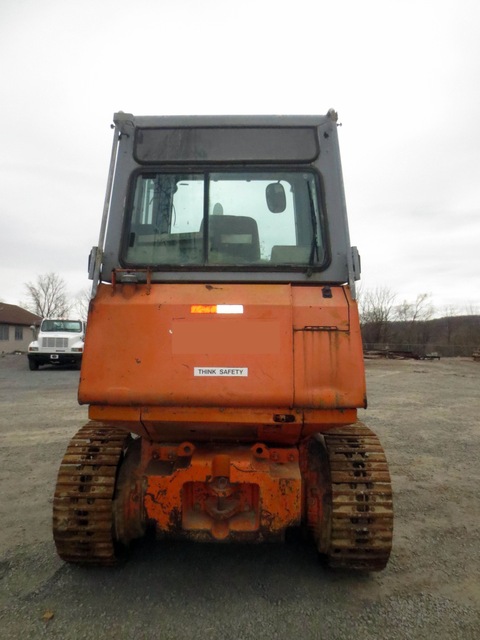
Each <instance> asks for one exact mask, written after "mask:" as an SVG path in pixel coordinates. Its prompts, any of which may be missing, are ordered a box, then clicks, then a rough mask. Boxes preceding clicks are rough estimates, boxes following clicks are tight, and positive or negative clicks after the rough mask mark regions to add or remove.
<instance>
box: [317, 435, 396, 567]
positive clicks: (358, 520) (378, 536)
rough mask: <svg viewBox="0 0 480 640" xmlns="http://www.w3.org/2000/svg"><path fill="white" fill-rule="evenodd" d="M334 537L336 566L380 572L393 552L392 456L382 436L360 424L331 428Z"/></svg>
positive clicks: (332, 549) (332, 546)
mask: <svg viewBox="0 0 480 640" xmlns="http://www.w3.org/2000/svg"><path fill="white" fill-rule="evenodd" d="M325 446H326V449H327V455H328V460H329V466H330V480H331V497H330V523H331V530H330V538H329V545H328V549H327V554H326V555H327V557H328V563H329V565H330V566H331V567H333V568H339V569H342V568H343V569H360V570H364V571H379V570H381V569H383V568H384V567H385V566H386V564H387V562H388V558H389V556H390V551H391V547H392V536H393V503H392V487H391V482H390V474H389V471H388V465H387V460H386V457H385V453H384V451H383V449H382V446H381V444H380V441H379V440H378V438H377V436H376V435H375V434H374V433H373V432H372V431H370V429H368V428H367V427H366V426H365V425H364V424H362V423H357V424H356V425H353V426H350V427H344V428H340V429H335V430H334V431H329V432H327V433H326V434H325Z"/></svg>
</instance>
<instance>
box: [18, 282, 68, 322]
mask: <svg viewBox="0 0 480 640" xmlns="http://www.w3.org/2000/svg"><path fill="white" fill-rule="evenodd" d="M25 287H26V289H27V295H28V301H27V303H26V307H27V309H29V310H30V311H32V312H33V313H36V314H37V315H39V316H41V317H42V318H55V317H56V318H61V317H64V316H67V315H68V313H69V311H70V304H69V302H68V298H67V292H66V284H65V281H64V280H63V278H61V277H60V276H59V275H57V274H56V273H53V272H52V273H45V274H43V275H40V276H38V278H37V282H36V283H32V282H27V283H25Z"/></svg>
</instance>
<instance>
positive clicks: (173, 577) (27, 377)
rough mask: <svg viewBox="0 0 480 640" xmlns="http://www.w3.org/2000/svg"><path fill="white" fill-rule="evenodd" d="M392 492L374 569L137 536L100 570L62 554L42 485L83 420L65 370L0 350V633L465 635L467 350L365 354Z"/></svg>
mask: <svg viewBox="0 0 480 640" xmlns="http://www.w3.org/2000/svg"><path fill="white" fill-rule="evenodd" d="M366 366H367V380H368V389H369V402H370V407H369V409H368V411H366V412H364V411H362V412H360V413H361V416H360V417H361V419H362V420H364V421H365V422H366V423H367V424H368V425H369V426H370V427H371V428H372V429H373V430H374V431H376V432H377V433H378V435H379V436H380V438H381V440H382V443H383V445H384V447H385V449H386V452H387V456H388V458H389V462H390V467H391V473H392V479H393V485H394V492H395V509H396V520H395V535H394V548H393V553H392V557H391V560H390V563H389V565H388V567H387V569H386V570H385V571H383V572H381V573H379V574H371V575H369V576H361V575H360V576H358V575H354V574H352V573H332V572H329V571H327V570H325V569H323V568H322V566H321V565H320V564H319V563H318V560H317V557H316V554H315V552H314V549H313V548H312V547H310V546H304V545H302V544H301V543H300V542H296V543H290V544H288V545H268V546H237V545H231V546H230V545H194V544H180V543H169V544H165V543H162V544H155V543H153V542H149V541H145V542H142V543H139V544H138V545H137V546H136V547H135V548H134V549H133V550H132V554H131V558H130V561H129V562H128V563H126V564H125V565H122V566H119V567H116V568H113V569H97V568H91V569H88V570H86V569H80V568H76V567H73V566H69V565H66V564H64V563H63V562H62V561H61V560H60V559H59V558H58V557H57V556H56V553H55V549H54V545H53V541H52V537H51V508H52V494H53V491H54V485H55V479H56V474H57V469H58V465H59V463H60V460H61V458H62V455H63V452H64V450H65V447H66V445H67V443H68V440H69V438H70V437H71V436H72V435H73V434H74V433H75V432H76V431H77V430H78V428H79V427H80V426H81V425H82V424H83V423H84V422H85V420H86V413H87V412H86V409H85V408H84V407H79V406H78V405H77V403H76V388H77V384H78V371H75V370H73V369H55V368H48V367H46V368H42V369H41V370H40V371H38V372H30V371H29V370H28V366H27V360H26V357H25V356H6V357H4V358H0V444H1V448H0V479H1V487H2V491H1V497H2V500H1V503H0V518H1V523H2V524H1V528H0V579H1V586H2V589H1V591H0V629H1V632H0V635H1V637H4V638H8V639H17V638H18V639H20V638H21V639H22V640H26V639H28V638H35V639H37V638H44V637H45V638H61V639H62V640H68V639H75V640H77V639H78V640H80V639H86V640H87V639H90V638H91V639H95V640H98V639H102V638H117V639H124V638H127V639H130V638H131V639H135V640H137V639H138V640H140V639H146V640H150V639H157V638H158V639H161V640H167V639H170V638H172V639H173V638H175V639H189V638H192V639H193V638H195V640H198V639H199V638H200V639H202V638H209V639H211V640H216V639H220V638H221V639H222V640H229V639H235V640H243V639H245V640H246V639H250V638H252V639H253V638H255V639H263V638H265V639H270V638H272V639H273V638H277V639H284V638H285V639H287V638H288V639H290V638H302V639H303V638H305V639H310V638H312V639H316V640H318V639H320V638H322V639H327V640H335V639H344V638H362V640H370V639H372V640H373V639H375V640H381V639H383V638H385V639H387V638H388V639H389V640H396V639H404V638H422V639H425V638H426V639H429V638H435V639H436V640H438V639H443V638H445V639H447V638H448V639H449V640H452V639H456V638H458V639H461V640H469V639H472V640H473V639H475V640H477V639H478V638H479V637H480V580H479V576H480V553H479V550H480V530H479V523H480V500H479V493H478V487H479V486H480V466H479V464H478V452H479V442H480V425H479V417H478V416H479V415H480V411H479V409H480V364H479V363H475V362H473V361H470V360H467V359H444V360H441V361H434V362H416V361H381V360H377V361H367V365H366Z"/></svg>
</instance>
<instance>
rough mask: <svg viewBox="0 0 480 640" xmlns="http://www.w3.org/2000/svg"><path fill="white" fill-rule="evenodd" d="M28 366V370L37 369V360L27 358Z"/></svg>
mask: <svg viewBox="0 0 480 640" xmlns="http://www.w3.org/2000/svg"><path fill="white" fill-rule="evenodd" d="M28 368H29V369H30V371H37V369H38V362H37V361H36V360H30V359H29V360H28Z"/></svg>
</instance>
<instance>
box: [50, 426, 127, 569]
mask: <svg viewBox="0 0 480 640" xmlns="http://www.w3.org/2000/svg"><path fill="white" fill-rule="evenodd" d="M128 440H129V436H128V435H127V434H125V433H123V432H122V431H120V430H119V429H114V428H110V427H105V426H102V425H100V424H98V423H94V422H90V423H88V424H86V425H85V426H84V427H82V428H81V429H80V431H79V432H78V433H77V434H76V435H75V436H74V437H73V438H72V439H71V441H70V443H69V445H68V447H67V451H66V452H65V455H64V457H63V460H62V463H61V465H60V469H59V472H58V478H57V486H56V489H55V496H54V499H53V537H54V540H55V545H56V547H57V552H58V554H59V556H60V557H61V558H62V559H63V560H65V561H67V562H73V563H76V564H101V565H111V564H114V563H115V561H116V559H117V555H116V549H115V541H114V538H113V533H112V531H113V511H112V499H113V496H114V492H115V481H116V476H117V468H118V465H119V462H120V460H121V458H122V456H123V453H124V450H125V448H126V445H127V443H128Z"/></svg>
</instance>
